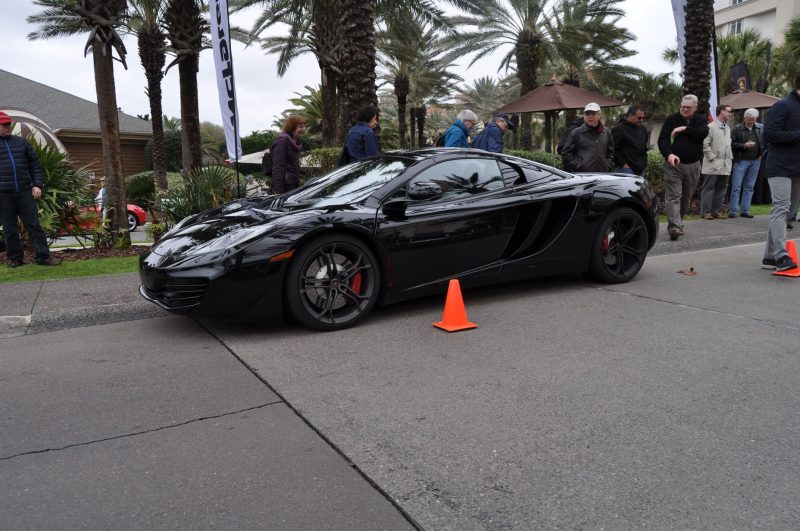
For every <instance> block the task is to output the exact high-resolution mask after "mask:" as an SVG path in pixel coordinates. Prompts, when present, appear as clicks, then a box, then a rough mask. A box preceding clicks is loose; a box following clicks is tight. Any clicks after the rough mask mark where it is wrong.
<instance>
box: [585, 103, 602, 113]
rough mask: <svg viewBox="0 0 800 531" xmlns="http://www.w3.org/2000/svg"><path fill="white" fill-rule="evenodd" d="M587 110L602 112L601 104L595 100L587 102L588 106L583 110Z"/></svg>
mask: <svg viewBox="0 0 800 531" xmlns="http://www.w3.org/2000/svg"><path fill="white" fill-rule="evenodd" d="M586 111H594V112H600V106H599V105H598V104H596V103H595V102H591V103H587V104H586V107H584V108H583V112H586Z"/></svg>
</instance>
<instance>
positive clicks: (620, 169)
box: [614, 166, 641, 177]
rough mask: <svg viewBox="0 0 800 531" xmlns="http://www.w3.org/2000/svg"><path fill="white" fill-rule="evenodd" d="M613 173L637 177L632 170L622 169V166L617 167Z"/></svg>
mask: <svg viewBox="0 0 800 531" xmlns="http://www.w3.org/2000/svg"><path fill="white" fill-rule="evenodd" d="M614 172H616V173H627V174H628V175H638V174H637V173H636V172H635V171H633V168H623V167H622V166H617V168H616V169H615V170H614ZM640 177H641V176H640Z"/></svg>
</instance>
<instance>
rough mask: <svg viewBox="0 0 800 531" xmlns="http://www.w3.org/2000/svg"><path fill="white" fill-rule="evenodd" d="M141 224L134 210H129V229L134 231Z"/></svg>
mask: <svg viewBox="0 0 800 531" xmlns="http://www.w3.org/2000/svg"><path fill="white" fill-rule="evenodd" d="M138 226H139V220H138V219H136V215H135V214H134V213H133V212H128V230H129V231H131V232H133V231H135V230H136V227H138Z"/></svg>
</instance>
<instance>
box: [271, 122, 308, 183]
mask: <svg viewBox="0 0 800 531" xmlns="http://www.w3.org/2000/svg"><path fill="white" fill-rule="evenodd" d="M302 147H303V145H302V144H301V143H300V142H297V141H295V139H294V138H292V136H291V135H290V134H289V133H286V132H283V133H281V134H279V135H278V138H276V139H275V142H274V143H273V144H272V147H271V148H270V149H269V153H270V155H272V193H274V194H282V193H285V192H289V191H291V190H294V189H295V188H297V187H298V186H299V185H300V150H301V149H302Z"/></svg>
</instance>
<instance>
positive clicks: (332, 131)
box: [320, 64, 343, 147]
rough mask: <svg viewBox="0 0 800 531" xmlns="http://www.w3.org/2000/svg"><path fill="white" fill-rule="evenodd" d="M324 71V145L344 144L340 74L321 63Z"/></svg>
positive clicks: (322, 95)
mask: <svg viewBox="0 0 800 531" xmlns="http://www.w3.org/2000/svg"><path fill="white" fill-rule="evenodd" d="M320 70H321V71H322V89H321V97H322V133H321V135H322V145H323V146H325V147H336V146H339V145H340V144H342V140H343V139H341V138H340V135H339V101H338V96H337V94H336V80H337V78H338V74H337V73H336V72H335V71H334V70H333V69H332V68H331V67H324V66H322V64H320Z"/></svg>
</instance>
